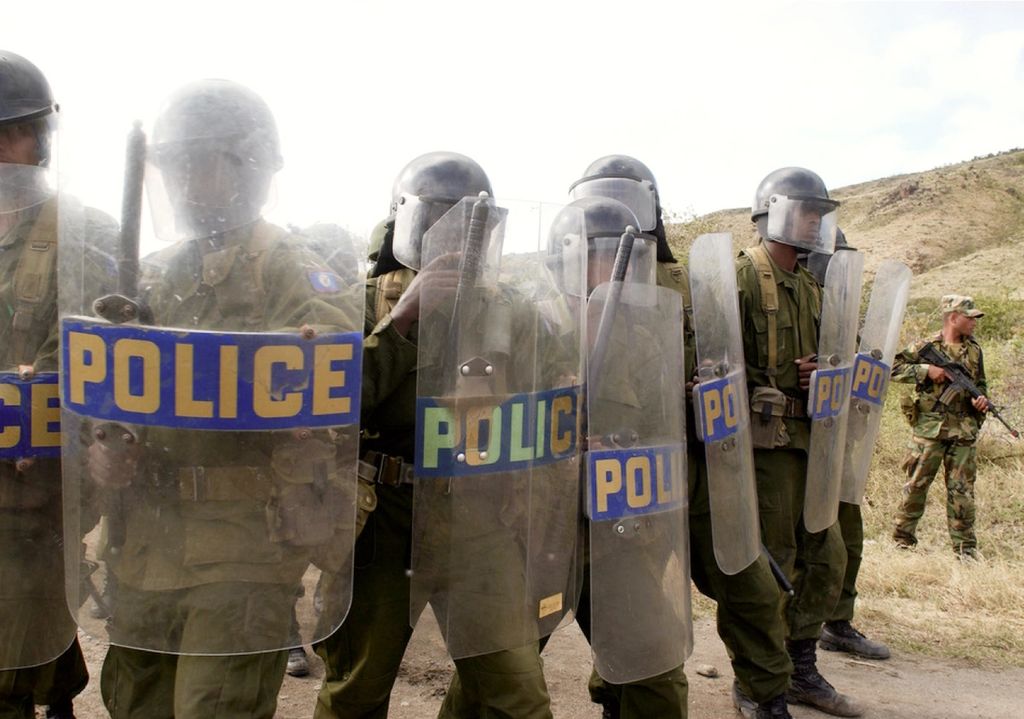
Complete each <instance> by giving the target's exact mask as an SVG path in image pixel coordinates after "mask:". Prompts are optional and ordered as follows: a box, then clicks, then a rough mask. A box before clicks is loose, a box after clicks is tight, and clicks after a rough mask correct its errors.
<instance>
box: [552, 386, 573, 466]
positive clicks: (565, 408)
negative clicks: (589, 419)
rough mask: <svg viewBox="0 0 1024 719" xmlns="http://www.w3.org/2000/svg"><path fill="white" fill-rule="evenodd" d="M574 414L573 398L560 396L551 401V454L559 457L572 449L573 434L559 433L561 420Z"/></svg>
mask: <svg viewBox="0 0 1024 719" xmlns="http://www.w3.org/2000/svg"><path fill="white" fill-rule="evenodd" d="M571 412H572V397H570V396H568V395H564V394H563V395H560V396H558V397H555V398H554V399H552V400H551V454H552V455H559V454H563V453H565V452H568V451H569V448H570V447H572V432H571V431H569V432H561V433H559V431H558V425H559V424H560V422H559V418H560V417H561V416H563V415H567V414H570V413H571Z"/></svg>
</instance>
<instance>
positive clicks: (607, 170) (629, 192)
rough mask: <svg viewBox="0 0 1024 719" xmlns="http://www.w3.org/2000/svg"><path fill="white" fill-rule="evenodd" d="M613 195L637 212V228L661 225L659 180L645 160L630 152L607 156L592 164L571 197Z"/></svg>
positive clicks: (572, 187) (570, 193) (573, 185)
mask: <svg viewBox="0 0 1024 719" xmlns="http://www.w3.org/2000/svg"><path fill="white" fill-rule="evenodd" d="M595 195H596V196H599V197H610V198H612V199H613V200H618V201H619V202H621V203H623V204H624V205H626V207H628V208H629V209H630V210H632V211H633V214H634V215H636V218H637V221H638V222H639V223H640V224H639V225H637V229H638V230H640V231H641V232H651V231H653V230H654V228H655V227H656V226H657V224H658V219H659V217H660V214H661V213H660V208H659V205H658V183H657V182H656V181H655V179H654V174H653V173H652V172H651V171H650V169H649V168H648V167H647V165H645V164H644V163H642V162H640V160H637V159H636V158H634V157H629V156H628V155H605V156H604V157H601V158H598V159H597V160H594V161H593V162H591V163H590V165H589V167H587V169H586V170H585V171H584V173H583V177H581V178H580V179H579V180H576V182H574V183H572V185H571V186H570V187H569V196H570V197H571V198H572V199H574V200H577V199H579V198H581V197H592V196H595Z"/></svg>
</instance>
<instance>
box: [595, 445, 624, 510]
mask: <svg viewBox="0 0 1024 719" xmlns="http://www.w3.org/2000/svg"><path fill="white" fill-rule="evenodd" d="M594 475H595V477H594V492H595V493H596V494H597V497H596V499H597V511H598V513H599V514H603V513H605V512H607V511H608V497H610V496H612V495H613V494H617V493H619V492H621V491H622V467H621V466H620V465H619V461H618V460H617V459H599V460H597V461H596V462H594Z"/></svg>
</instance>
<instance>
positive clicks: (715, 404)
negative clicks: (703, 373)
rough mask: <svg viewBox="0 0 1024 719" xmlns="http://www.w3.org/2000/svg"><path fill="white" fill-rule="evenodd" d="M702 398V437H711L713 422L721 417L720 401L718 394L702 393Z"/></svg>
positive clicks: (712, 434)
mask: <svg viewBox="0 0 1024 719" xmlns="http://www.w3.org/2000/svg"><path fill="white" fill-rule="evenodd" d="M701 395H702V396H703V397H704V412H703V414H704V436H705V437H713V436H714V434H715V420H716V419H718V418H719V417H721V416H722V399H721V395H720V394H719V393H718V392H702V393H701Z"/></svg>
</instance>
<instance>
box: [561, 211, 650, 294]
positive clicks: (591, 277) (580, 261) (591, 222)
mask: <svg viewBox="0 0 1024 719" xmlns="http://www.w3.org/2000/svg"><path fill="white" fill-rule="evenodd" d="M580 210H582V211H583V218H582V219H583V225H582V227H581V226H580V223H579V219H578V218H579V212H580ZM636 222H637V219H636V215H634V214H633V212H632V210H630V209H629V208H628V207H627V206H626V205H625V204H623V203H621V202H619V201H618V200H614V199H612V198H610V197H600V196H597V195H594V196H588V197H581V198H579V199H577V200H573V201H572V202H571V203H569V204H568V205H567V206H566V207H565V208H563V209H562V211H561V212H559V213H558V215H557V216H556V217H555V219H554V221H553V222H552V224H551V230H550V232H549V234H548V255H549V257H550V258H551V267H552V271H553V272H554V273H555V276H556V280H557V283H558V286H559V287H560V288H561V289H562V290H563V291H565V292H566V293H567V294H570V295H573V296H576V297H585V296H586V295H588V294H589V293H590V292H591V291H593V289H594V287H596V286H597V285H598V284H600V283H602V282H607V281H609V279H610V277H611V270H612V266H613V264H614V262H615V254H616V252H617V251H618V248H619V240H620V239H621V238H622V235H623V233H625V232H626V229H627V228H630V227H631V228H633V230H634V232H635V233H636V240H635V241H634V243H633V250H632V252H631V253H630V258H629V266H628V269H627V271H626V280H625V281H626V282H629V283H637V284H648V285H653V284H654V282H655V262H656V249H655V242H654V240H653V238H651V237H650V236H645V235H643V234H641V233H639V232H636V227H637V226H636V224H635V223H636ZM584 234H585V238H584ZM584 240H585V244H584Z"/></svg>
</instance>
